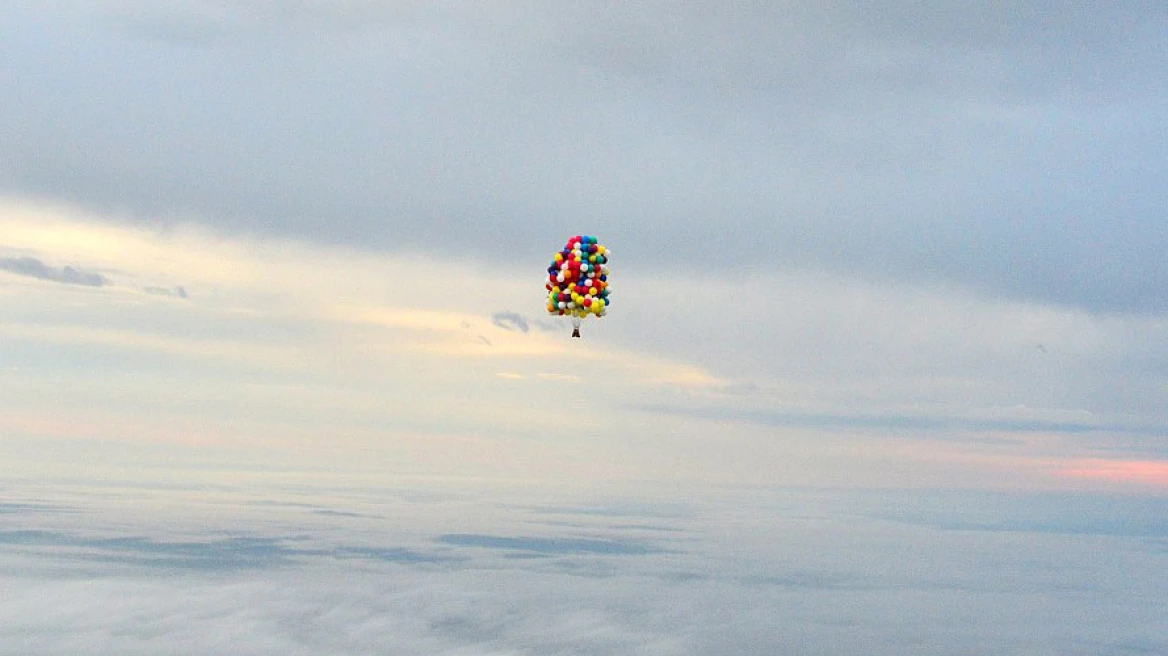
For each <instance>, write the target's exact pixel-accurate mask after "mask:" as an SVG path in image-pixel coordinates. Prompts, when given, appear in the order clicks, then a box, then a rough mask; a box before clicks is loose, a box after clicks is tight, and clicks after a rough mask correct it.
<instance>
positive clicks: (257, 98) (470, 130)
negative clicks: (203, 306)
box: [0, 0, 1168, 313]
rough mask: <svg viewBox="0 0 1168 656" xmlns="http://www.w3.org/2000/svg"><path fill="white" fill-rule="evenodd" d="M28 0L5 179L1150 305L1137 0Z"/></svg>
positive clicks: (206, 214) (1150, 157)
mask: <svg viewBox="0 0 1168 656" xmlns="http://www.w3.org/2000/svg"><path fill="white" fill-rule="evenodd" d="M39 6H40V7H41V8H40V9H37V8H34V7H31V6H29V7H7V8H5V9H3V10H0V11H3V12H4V13H3V14H2V15H0V17H2V18H4V19H5V20H4V21H2V22H0V25H3V26H4V27H0V56H2V57H3V58H4V59H5V61H11V62H16V63H17V65H14V66H10V67H5V69H4V71H3V72H0V84H3V86H4V88H6V89H10V90H11V91H12V93H11V94H10V95H12V96H13V97H16V98H19V99H20V101H19V102H14V103H5V104H4V106H3V107H2V108H0V130H3V131H4V133H5V134H7V135H9V137H10V144H9V146H8V147H7V148H6V149H5V153H4V155H2V156H0V192H4V193H7V194H10V195H14V196H20V197H30V198H48V199H51V200H54V201H58V202H72V203H77V204H80V205H82V206H84V207H87V208H92V209H97V210H106V211H111V212H114V213H116V215H117V216H118V217H119V219H120V220H121V219H126V218H128V219H130V220H139V221H142V222H147V223H151V224H155V223H157V222H159V221H164V222H165V221H172V220H178V219H180V218H182V217H186V218H193V217H197V218H198V220H200V221H205V222H207V223H209V224H211V225H213V226H216V227H217V228H219V229H221V230H224V231H232V232H245V233H249V234H250V233H259V234H279V235H294V236H297V237H307V238H311V239H316V240H323V241H329V242H344V243H349V244H354V245H359V246H361V247H368V248H378V249H384V250H409V251H417V250H422V251H427V252H431V253H438V254H442V255H457V256H459V257H465V256H470V257H476V258H479V259H481V260H483V261H487V260H488V259H489V260H490V261H491V262H492V263H496V262H497V259H496V258H497V254H498V253H507V254H508V258H509V262H508V265H516V266H519V265H522V263H524V262H533V263H536V264H533V265H532V266H533V267H534V268H535V270H538V267H539V263H542V260H543V259H544V258H545V256H546V254H547V253H548V252H549V251H550V249H552V248H554V247H555V246H558V245H559V244H558V242H559V240H560V239H562V238H563V236H564V234H572V233H575V232H577V231H584V232H590V233H594V234H598V235H600V236H602V237H604V239H605V241H606V242H608V243H610V245H612V246H614V247H615V248H616V249H617V252H618V253H619V254H620V259H619V260H616V261H614V265H620V266H624V267H627V270H629V271H634V270H641V271H645V270H650V269H652V270H676V269H679V268H684V267H687V266H689V265H688V263H691V262H695V261H700V262H701V263H702V264H703V266H705V267H707V268H708V269H710V270H715V271H716V270H725V269H743V268H754V267H776V268H788V269H791V268H795V269H804V270H806V269H810V270H827V271H831V272H836V273H843V274H846V275H851V276H859V277H863V278H867V279H879V280H886V281H889V282H892V283H897V284H903V283H917V282H922V281H924V282H931V283H944V284H955V285H959V286H964V287H969V288H972V289H975V290H978V291H980V292H984V293H987V294H993V295H1000V296H1005V297H1009V298H1015V299H1026V300H1034V301H1039V302H1046V303H1056V304H1067V305H1073V306H1077V307H1085V308H1089V309H1091V310H1094V311H1101V312H1137V313H1162V312H1165V311H1168V295H1166V293H1165V291H1164V290H1166V289H1168V269H1165V267H1164V266H1163V264H1162V263H1163V254H1162V253H1161V252H1160V250H1159V249H1158V245H1159V244H1163V243H1165V242H1168V224H1166V223H1165V222H1164V221H1162V220H1161V213H1162V208H1163V207H1164V205H1165V200H1166V198H1165V195H1164V193H1165V192H1164V188H1163V185H1162V183H1161V181H1162V180H1163V179H1165V178H1168V169H1166V168H1165V167H1166V165H1165V162H1166V161H1168V158H1165V156H1164V155H1165V153H1166V152H1168V142H1166V141H1165V138H1164V131H1163V130H1162V127H1161V126H1162V125H1163V124H1164V123H1165V121H1168V115H1166V114H1165V111H1166V110H1165V109H1164V108H1165V107H1168V78H1165V77H1164V76H1163V75H1162V71H1163V70H1164V69H1165V68H1168V52H1165V50H1164V49H1163V48H1162V47H1161V45H1162V44H1161V41H1162V34H1163V33H1164V31H1165V29H1168V12H1166V11H1165V10H1164V8H1163V7H1162V6H1161V5H1159V4H1157V3H1107V4H1102V5H1099V4H1097V5H1092V6H1090V7H1089V8H1086V7H1084V8H1081V9H1080V8H1075V7H1068V6H1064V5H1052V4H1050V3H1046V2H1038V1H1033V2H1022V3H1012V4H1009V5H1001V4H997V5H988V4H984V3H983V4H973V5H971V4H969V3H960V2H940V3H931V4H929V5H928V6H927V7H923V6H922V5H921V4H920V3H915V2H914V3H909V2H898V3H885V4H881V5H880V6H879V7H876V6H872V7H868V6H864V7H860V6H857V5H856V4H855V3H848V2H842V1H840V2H826V3H822V2H815V3H811V2H761V1H759V2H744V3H733V4H729V5H728V4H726V3H718V2H712V1H710V2H698V3H690V4H686V5H684V6H678V5H676V4H670V3H662V2H657V1H652V0H643V1H639V2H629V3H621V4H620V5H611V4H605V5H601V4H596V3H567V4H566V3H537V2H518V3H476V4H474V5H466V4H457V3H455V4H450V5H425V6H423V5H421V4H415V3H385V2H373V1H367V2H360V3H335V4H332V5H326V4H322V3H306V2H296V3H273V2H251V3H236V4H233V5H231V6H229V7H225V6H223V5H221V4H218V3H209V2H200V1H196V0H190V1H188V2H182V3H167V4H165V5H158V4H157V3H132V4H130V5H122V7H123V8H122V9H118V8H117V7H119V4H118V3H104V4H99V5H95V6H94V7H91V8H89V9H86V10H83V9H78V8H77V6H76V5H69V4H67V3H46V4H44V5H39ZM126 7H129V8H130V9H126ZM31 24H35V25H37V26H38V29H35V30H33V29H25V27H26V26H28V25H31ZM125 27H129V28H131V29H130V31H129V32H128V31H127V30H126V29H124V28H125ZM151 34H152V35H153V36H154V37H157V38H150V39H142V38H139V36H140V35H151ZM133 35H139V36H133ZM66 46H67V47H66ZM338 72H339V73H338ZM78 144H84V147H81V148H79V147H78ZM135 217H136V219H135ZM548 217H555V219H554V221H549V219H548ZM549 233H555V234H549ZM549 243H550V246H549Z"/></svg>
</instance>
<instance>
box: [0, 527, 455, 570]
mask: <svg viewBox="0 0 1168 656" xmlns="http://www.w3.org/2000/svg"><path fill="white" fill-rule="evenodd" d="M297 542H301V544H297ZM0 545H8V546H13V547H37V548H42V549H48V550H49V551H47V552H46V553H48V554H53V555H55V556H56V557H59V558H63V559H66V560H68V559H77V560H83V561H100V562H109V563H121V564H128V565H135V566H138V567H143V568H147V569H159V568H164V569H194V570H239V569H255V568H270V567H278V566H282V565H288V564H290V563H292V562H294V561H300V560H304V559H307V558H327V559H339V560H351V559H363V560H376V561H381V562H388V563H407V564H419V563H438V562H449V561H451V560H452V559H451V558H450V557H449V556H447V555H444V554H434V553H422V552H419V551H416V550H413V549H408V548H404V547H369V546H353V545H340V546H336V547H332V548H323V547H313V546H309V545H306V544H303V541H302V540H300V541H298V540H287V539H281V538H274V537H259V536H228V537H222V538H210V539H206V540H197V541H191V540H187V541H172V540H157V539H153V538H149V537H143V536H119V537H89V536H83V535H78V534H73V533H69V532H62V531H50V530H34V529H18V530H7V531H0Z"/></svg>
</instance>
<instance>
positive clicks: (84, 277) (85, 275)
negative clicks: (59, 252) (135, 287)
mask: <svg viewBox="0 0 1168 656" xmlns="http://www.w3.org/2000/svg"><path fill="white" fill-rule="evenodd" d="M0 271H7V272H9V273H15V274H17V275H20V276H28V277H30V278H38V279H40V280H47V281H49V282H59V283H64V284H67V285H83V286H86V287H103V286H105V285H108V284H110V280H109V278H106V277H105V276H103V275H101V274H100V273H93V272H90V271H85V270H84V269H79V268H76V267H72V266H64V267H60V268H57V267H53V266H49V265H48V264H45V263H44V262H42V261H41V260H38V259H37V258H35V257H0Z"/></svg>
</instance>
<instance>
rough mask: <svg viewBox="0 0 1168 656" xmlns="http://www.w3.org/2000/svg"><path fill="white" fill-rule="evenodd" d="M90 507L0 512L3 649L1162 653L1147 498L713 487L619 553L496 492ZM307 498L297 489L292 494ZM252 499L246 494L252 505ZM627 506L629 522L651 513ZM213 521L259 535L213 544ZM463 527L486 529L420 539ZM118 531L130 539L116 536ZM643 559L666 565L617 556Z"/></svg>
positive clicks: (1157, 549)
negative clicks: (540, 519) (419, 500)
mask: <svg viewBox="0 0 1168 656" xmlns="http://www.w3.org/2000/svg"><path fill="white" fill-rule="evenodd" d="M255 480H259V479H255ZM287 480H288V479H284V482H283V483H281V484H280V485H281V486H284V485H285V484H286V483H287ZM489 487H492V489H495V490H496V491H498V490H499V488H498V487H493V486H489ZM100 489H102V490H104V493H102V492H99V493H98V494H90V492H91V491H92V490H90V489H86V488H80V487H74V488H71V489H70V490H68V491H62V492H61V493H62V494H64V495H65V496H68V495H83V496H84V497H85V498H86V499H87V500H88V505H87V507H88V509H89V511H90V512H89V513H87V514H86V515H81V516H78V515H70V516H60V517H55V518H50V519H51V520H52V525H53V526H54V527H53V528H37V529H34V528H28V525H30V524H32V523H40V522H42V521H43V518H25V519H20V517H21V516H20V515H18V516H17V520H18V522H17V523H15V524H14V523H13V522H12V521H10V520H11V519H12V518H11V517H8V516H6V519H5V528H4V530H3V531H2V532H0V576H3V578H4V581H5V594H4V595H3V596H2V597H0V631H2V632H3V634H4V635H5V640H4V641H3V642H2V643H0V654H5V655H7V654H13V655H15V654H23V653H44V652H49V653H54V654H62V655H63V656H70V655H72V654H83V653H84V654H94V653H97V654H114V653H117V654H147V653H158V652H159V651H164V652H167V653H176V652H177V653H185V654H191V655H192V656H195V655H200V654H214V653H224V652H225V651H229V652H230V653H233V654H242V655H244V656H251V655H253V654H255V655H258V654H270V653H281V654H290V655H294V656H299V655H301V654H304V655H307V654H314V653H315V654H319V653H347V654H376V653H385V652H386V650H387V649H389V650H391V651H393V652H394V653H398V654H419V655H420V654H437V655H443V656H464V655H466V654H472V653H473V654H498V655H499V656H502V655H504V654H517V653H525V652H531V653H573V654H582V655H585V656H608V655H614V656H615V655H616V654H629V653H638V654H640V653H644V654H650V655H657V656H681V655H686V654H709V655H711V656H723V655H725V656H729V655H731V654H744V653H773V652H774V651H776V650H778V651H783V650H785V649H786V648H788V647H791V648H795V649H799V650H810V651H825V652H827V651H830V652H831V653H866V654H874V655H877V656H880V655H884V654H903V653H904V650H905V645H906V644H911V645H912V646H913V647H914V648H917V649H920V650H922V651H925V652H930V653H933V652H937V651H953V650H957V651H979V650H986V649H989V650H993V651H1009V650H1010V649H1014V648H1017V647H1018V646H1019V645H1024V646H1026V648H1027V649H1030V650H1034V651H1041V652H1057V653H1074V652H1076V651H1079V652H1085V651H1090V652H1091V653H1123V652H1124V651H1125V650H1131V649H1133V648H1136V647H1138V648H1141V649H1145V650H1148V651H1152V652H1155V651H1160V650H1162V648H1163V647H1164V646H1168V633H1165V630H1164V628H1163V626H1162V624H1163V622H1162V621H1160V620H1161V619H1162V618H1161V615H1162V613H1158V611H1159V605H1158V600H1159V599H1160V597H1161V596H1162V594H1163V591H1162V589H1161V586H1160V585H1159V582H1160V580H1161V579H1160V577H1159V576H1158V575H1159V573H1160V572H1161V568H1160V567H1159V565H1160V561H1161V560H1162V557H1163V553H1162V545H1161V544H1160V543H1158V542H1156V540H1157V539H1160V538H1159V537H1158V536H1162V534H1163V531H1164V527H1163V526H1162V524H1163V522H1162V521H1160V520H1158V519H1157V518H1160V517H1163V516H1164V513H1163V512H1162V511H1163V508H1162V507H1161V506H1162V505H1163V503H1162V500H1160V499H1154V498H1147V497H1124V498H1123V499H1122V501H1123V503H1121V504H1118V505H1117V503H1116V501H1117V499H1116V498H1115V497H1113V496H1110V495H1093V494H1074V495H1066V494H1045V495H1036V494H1027V493H1001V494H985V493H978V492H976V491H970V490H949V491H937V490H929V491H918V492H910V491H903V490H900V491H898V490H887V489H885V490H851V491H844V490H832V489H823V488H802V489H794V488H790V489H783V488H768V489H758V488H750V489H742V488H737V489H734V490H726V489H722V490H720V491H718V492H714V491H712V490H708V491H707V494H703V495H701V497H700V500H695V498H694V497H692V496H689V494H688V493H686V497H687V498H686V499H685V500H681V499H679V498H678V499H677V500H676V503H684V504H685V505H686V506H687V507H689V508H691V509H692V510H693V511H694V512H692V513H687V514H684V515H676V514H673V515H671V516H673V517H674V519H673V520H671V522H672V523H676V525H677V528H683V529H684V530H683V531H678V532H674V533H670V534H660V533H656V534H654V541H653V542H652V543H644V542H639V541H637V540H631V539H629V537H628V533H629V532H630V531H635V530H639V529H632V528H629V529H622V530H611V529H610V530H601V529H598V528H596V527H593V528H594V530H595V531H596V532H595V534H594V536H593V537H589V538H586V539H583V540H582V541H581V539H580V538H579V537H578V536H574V535H572V534H571V533H559V534H555V533H531V532H524V531H523V529H522V528H521V527H523V526H525V525H526V523H527V517H528V514H529V512H528V511H527V510H524V509H512V510H510V511H506V512H500V510H501V508H502V506H498V505H496V504H497V503H498V502H499V501H500V500H502V498H504V497H507V496H509V493H504V494H502V495H500V494H490V493H488V494H486V495H483V494H474V495H471V496H469V497H457V498H451V497H445V501H431V502H428V503H426V504H424V505H423V506H421V507H410V506H408V505H406V506H402V505H393V513H392V521H369V519H370V518H365V519H361V520H357V519H355V518H353V517H350V516H341V515H330V516H319V515H313V517H314V518H315V519H314V520H313V521H311V522H306V521H303V518H301V520H300V521H296V522H295V526H296V531H297V533H296V535H295V536H294V537H279V534H280V533H281V532H282V531H283V530H285V529H287V528H288V526H289V524H288V521H287V520H289V519H290V517H289V516H287V515H280V514H279V512H280V510H279V508H280V507H284V506H289V507H292V506H295V504H268V505H265V506H264V507H263V508H258V509H257V513H256V514H254V515H253V514H246V515H240V514H236V513H229V514H226V515H223V514H216V513H215V512H209V513H208V512H206V511H208V510H210V509H211V508H217V507H219V506H220V504H222V503H223V502H224V501H227V500H229V499H233V498H234V499H239V498H240V497H233V496H232V494H235V493H232V492H230V491H229V490H227V489H224V490H220V491H219V492H218V493H217V494H216V495H215V497H214V499H213V500H212V499H211V498H210V497H209V496H208V495H207V494H205V493H204V492H201V493H200V494H199V495H198V496H197V497H195V499H197V500H195V501H193V505H188V504H190V503H192V502H191V501H190V500H191V499H192V497H190V496H187V492H188V491H173V490H172V491H171V492H167V491H165V490H164V489H159V490H152V492H153V493H154V494H155V495H156V496H155V497H154V498H155V500H156V501H164V500H170V501H174V500H178V499H186V500H187V501H184V502H182V504H181V505H180V506H178V507H167V510H166V512H165V513H159V514H151V513H143V512H141V511H137V512H135V513H133V514H132V517H129V516H124V515H120V514H117V513H116V511H115V510H114V509H115V508H117V507H120V504H122V503H124V496H122V492H121V491H110V490H108V489H106V488H100ZM136 489H138V490H139V491H140V488H136ZM432 489H435V490H439V491H440V490H441V489H442V488H441V486H438V487H436V488H432ZM314 490H315V491H314ZM424 491H425V490H424V489H418V490H415V492H417V493H421V492H424ZM514 491H515V490H511V492H514ZM319 492H320V489H319V488H312V487H311V486H310V487H309V488H299V489H298V490H297V492H296V494H295V497H293V498H299V499H307V500H318V499H319V497H318V494H319ZM642 492H645V490H642ZM257 493H259V494H261V495H262V494H263V492H261V489H260V488H256V487H253V486H248V488H247V493H246V495H245V497H252V495H255V494H257ZM365 493H372V496H366V494H365ZM174 494H177V495H178V496H173V495H174ZM327 494H332V492H328V493H327ZM345 495H346V496H345V498H346V499H348V500H349V502H350V503H352V504H353V505H352V506H342V507H341V508H342V509H343V508H353V509H356V508H359V507H364V504H366V503H372V504H374V505H378V506H382V507H384V506H385V505H386V503H387V502H388V503H390V504H391V505H392V504H395V503H396V502H391V501H389V500H388V499H387V498H386V497H384V496H380V495H378V494H377V493H374V491H373V490H371V489H363V490H362V491H361V492H360V493H359V492H358V490H357V488H353V487H349V488H346V492H345ZM520 498H528V497H526V496H522V495H521V497H520ZM375 499H376V500H375ZM641 499H643V497H642V496H638V497H637V498H634V499H628V500H627V501H625V502H623V503H624V504H627V505H628V506H629V507H630V508H633V509H636V510H637V512H638V513H640V514H644V515H646V516H651V515H654V514H656V510H655V509H654V508H653V507H650V506H647V505H646V504H645V502H644V501H642V500H641ZM67 501H68V499H67V498H66V499H57V501H56V502H54V503H58V504H60V503H64V502H67ZM563 501H564V503H565V508H566V509H568V510H571V509H572V508H584V509H587V508H589V507H590V506H589V505H588V504H584V503H573V502H572V501H570V500H567V499H565V500H563ZM22 503H23V502H22ZM614 503H616V504H617V505H620V504H621V503H622V502H620V501H619V500H614ZM204 504H205V505H204ZM468 504H469V505H468ZM64 505H68V504H67V503H64ZM302 505H303V504H302ZM308 505H312V504H308ZM236 508H239V506H236ZM99 509H100V511H99ZM293 509H295V508H293ZM176 510H177V512H175V511H176ZM300 510H302V511H303V510H307V508H300ZM468 510H471V511H472V512H468ZM600 510H603V508H600ZM95 511H98V512H95ZM665 512H666V513H667V514H668V513H669V509H668V507H666V508H665ZM111 513H113V514H111ZM604 516H605V515H601V516H600V518H601V519H603V517H604ZM747 518H748V521H743V520H744V519H747ZM583 519H586V517H585V518H583ZM223 522H226V523H228V524H238V525H244V524H246V525H249V526H250V529H251V531H253V533H251V534H250V535H248V536H242V535H238V534H236V535H230V534H227V535H225V534H224V532H223V526H222V525H221V524H222V523H223ZM354 522H360V526H361V529H360V530H359V531H358V532H357V533H356V534H355V533H354V531H353V528H354V526H355V524H354ZM467 522H470V525H476V526H486V525H492V526H493V527H494V529H493V531H492V532H471V533H441V532H439V533H437V534H434V533H433V532H432V529H434V528H437V529H438V530H439V531H441V530H442V529H441V527H455V526H465V525H467ZM127 523H133V524H136V525H137V526H138V527H139V531H140V532H139V533H137V534H135V535H134V536H133V537H125V536H124V531H125V528H126V525H127ZM170 532H179V533H181V534H183V535H185V537H184V538H181V539H176V538H173V537H171V538H167V537H165V535H167V534H168V533H170ZM118 533H123V535H121V536H119V535H118ZM358 534H359V535H358ZM971 535H973V536H976V539H971ZM339 536H349V538H352V539H353V540H354V541H355V542H356V543H350V544H338V543H336V542H335V540H336V539H337V538H338V537H339ZM408 536H413V539H415V540H416V539H417V537H419V536H423V537H424V536H431V538H430V539H432V542H431V543H430V546H431V547H432V548H433V551H432V552H427V551H422V552H420V553H421V555H426V554H427V553H433V554H434V555H436V556H438V558H415V557H414V556H416V555H419V550H418V548H417V547H416V546H415V543H412V542H411V543H409V544H407V545H406V546H402V547H400V548H399V547H395V546H392V545H394V544H396V543H402V542H403V541H408V539H409V538H408ZM647 544H652V545H657V544H668V545H670V546H671V548H670V549H669V550H663V551H657V550H655V549H649V550H646V551H641V550H635V551H634V552H633V553H626V551H627V550H625V549H624V548H623V547H624V546H628V545H640V546H647ZM858 544H862V545H863V546H862V548H857V545H858ZM905 544H912V545H913V553H912V557H911V558H906V557H905V555H904V545H905ZM729 545H732V548H731V547H730V546H729ZM451 552H458V554H459V555H460V556H464V557H455V558H452V557H451V556H452V553H451ZM516 554H527V555H536V556H540V557H535V558H529V557H523V558H515V557H510V556H514V555H516ZM629 556H635V557H629ZM265 563H266V566H265ZM220 565H224V566H220ZM1084 571H1089V572H1091V573H1092V574H1093V575H1092V576H1090V577H1084V576H1082V572H1084ZM597 574H602V575H599V576H598V575H597ZM1035 598H1041V599H1042V600H1043V603H1042V604H1035V603H1033V599H1035ZM922 618H927V621H923V619H922ZM1067 618H1075V619H1074V621H1068V619H1067Z"/></svg>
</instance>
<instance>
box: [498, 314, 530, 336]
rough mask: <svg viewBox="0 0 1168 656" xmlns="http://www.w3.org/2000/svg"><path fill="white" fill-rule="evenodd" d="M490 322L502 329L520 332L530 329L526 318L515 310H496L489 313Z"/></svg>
mask: <svg viewBox="0 0 1168 656" xmlns="http://www.w3.org/2000/svg"><path fill="white" fill-rule="evenodd" d="M491 323H493V324H494V325H496V326H498V327H499V328H502V329H503V330H517V331H519V332H521V333H525V332H527V331H528V330H530V327H529V326H528V325H527V319H524V318H523V315H521V314H518V313H516V312H496V313H494V314H492V315H491Z"/></svg>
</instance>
